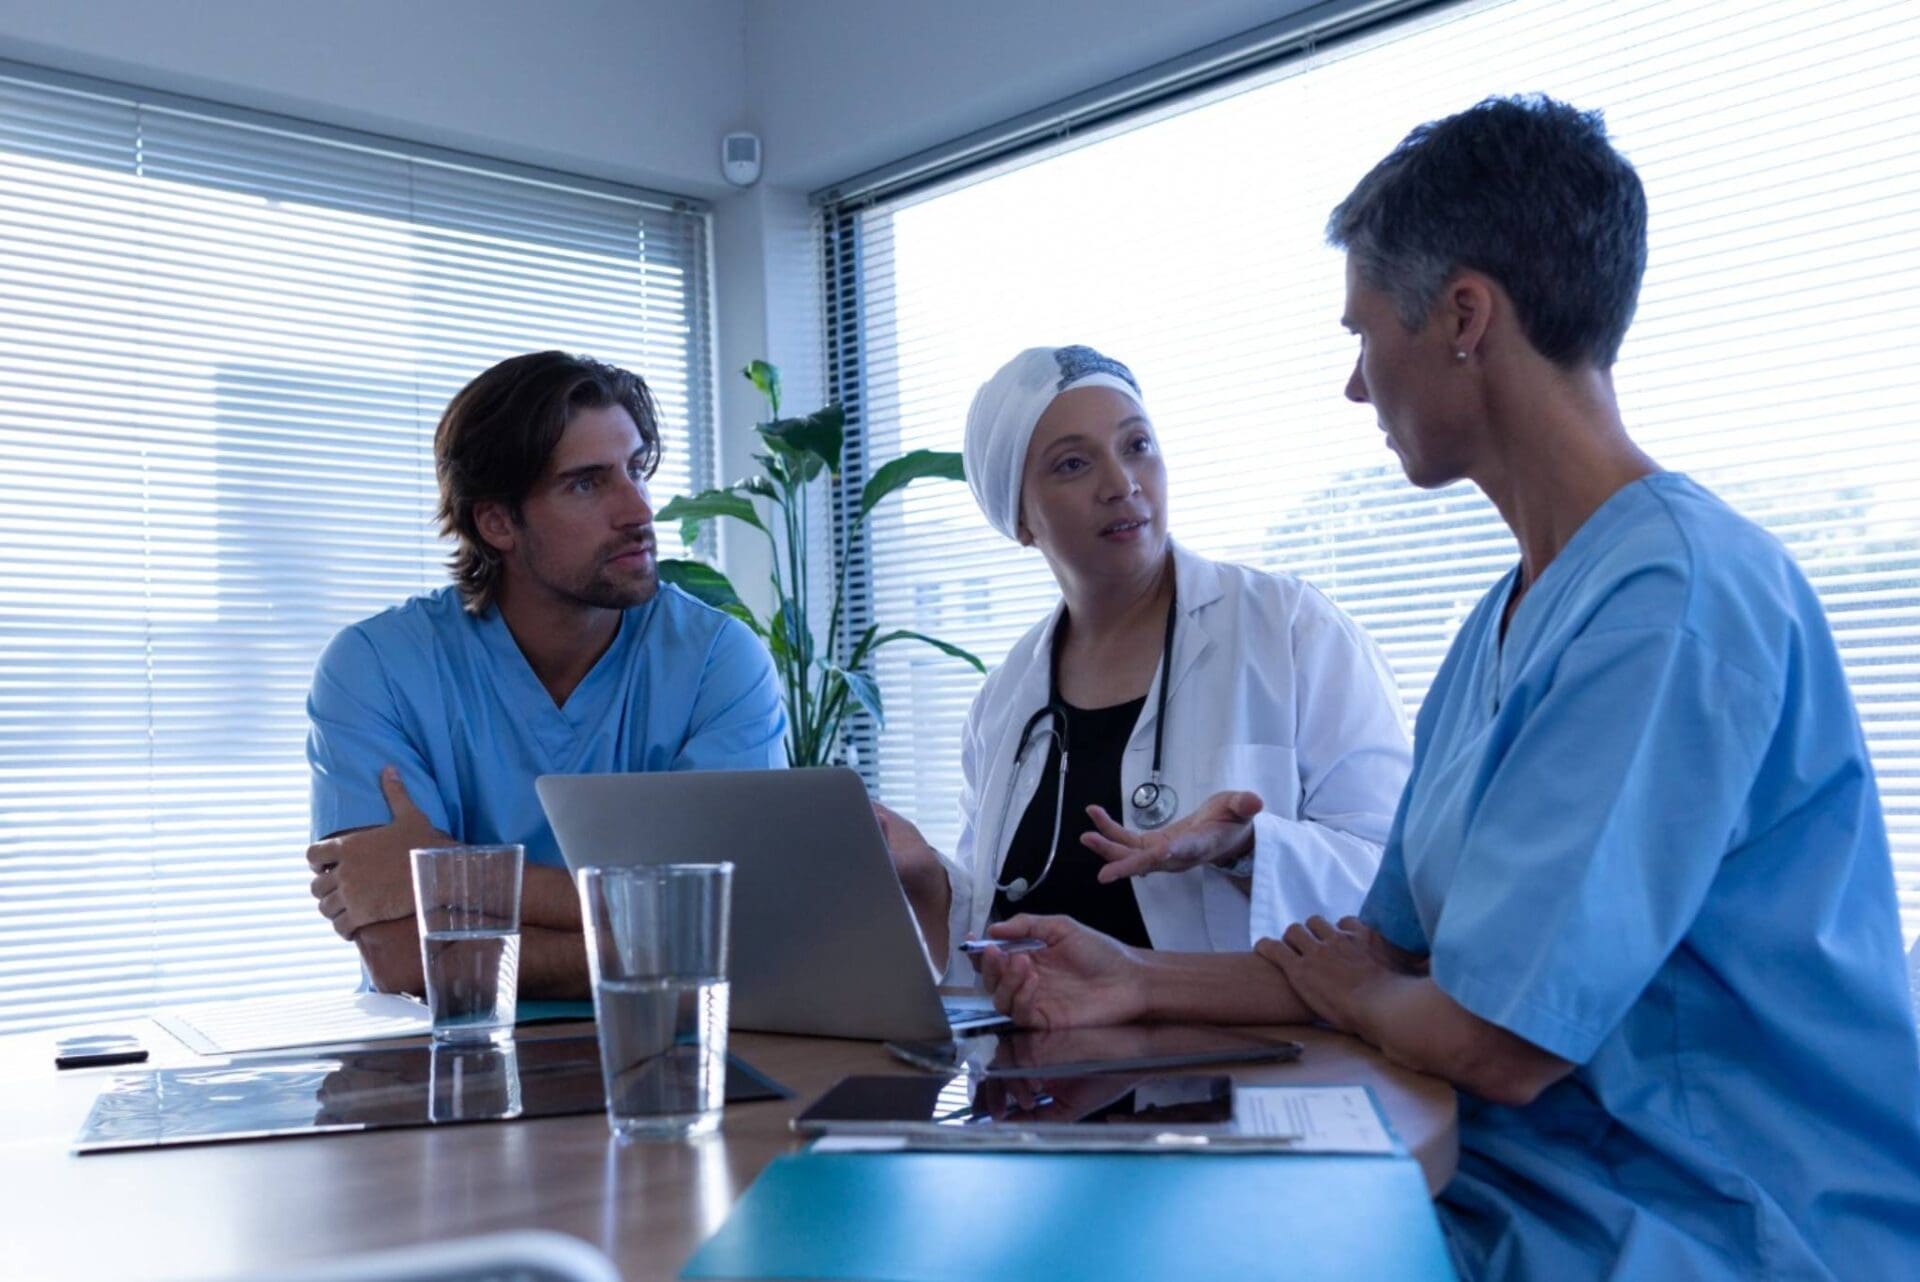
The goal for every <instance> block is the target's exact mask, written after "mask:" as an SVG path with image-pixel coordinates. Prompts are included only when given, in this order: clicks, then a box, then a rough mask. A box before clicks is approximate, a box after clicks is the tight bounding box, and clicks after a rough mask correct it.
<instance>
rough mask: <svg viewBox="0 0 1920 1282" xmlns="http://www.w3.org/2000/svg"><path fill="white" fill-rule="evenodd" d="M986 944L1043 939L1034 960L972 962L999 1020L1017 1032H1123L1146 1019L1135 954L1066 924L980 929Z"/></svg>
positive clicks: (1052, 921) (1032, 920) (1051, 920)
mask: <svg viewBox="0 0 1920 1282" xmlns="http://www.w3.org/2000/svg"><path fill="white" fill-rule="evenodd" d="M987 936H988V938H990V939H1021V938H1025V937H1028V936H1031V937H1033V938H1035V939H1044V940H1046V941H1047V946H1046V947H1045V948H1043V949H1041V950H1040V951H1038V952H1033V953H1014V954H1012V955H1011V956H1002V955H1001V954H1000V953H999V952H998V951H996V950H993V949H989V950H988V951H986V952H984V953H982V954H980V955H978V956H976V957H975V958H973V963H974V965H975V966H976V967H977V968H978V969H979V971H980V983H981V986H982V987H983V988H985V989H986V990H987V992H989V993H991V994H992V995H993V1004H994V1006H995V1007H996V1008H997V1009H998V1010H999V1011H1000V1013H1001V1014H1003V1015H1007V1016H1009V1017H1010V1018H1012V1020H1013V1022H1014V1023H1016V1024H1019V1025H1020V1026H1021V1027H1023V1028H1042V1029H1050V1028H1068V1027H1072V1026H1074V1025H1078V1024H1093V1025H1101V1024H1126V1023H1131V1022H1132V1021H1134V1020H1136V1019H1139V1018H1140V1017H1141V1016H1143V1015H1145V1014H1146V1010H1147V1000H1146V991H1145V989H1146V981H1145V977H1144V975H1143V974H1142V969H1143V967H1142V962H1141V958H1140V954H1139V953H1138V952H1136V951H1135V950H1134V949H1132V948H1129V947H1127V946H1126V945H1125V944H1123V943H1121V942H1119V941H1118V940H1116V939H1112V938H1109V937H1108V936H1106V935H1103V934H1101V933H1100V932H1099V931H1097V930H1091V929H1089V928H1087V927H1085V926H1082V925H1081V924H1080V923H1079V922H1076V921H1074V920H1073V919H1072V918H1071V917H1035V916H1030V915H1028V914H1025V913H1022V914H1021V915H1020V916H1018V917H1014V918H1011V919H1009V920H1007V921H1003V922H998V923H996V924H994V925H992V926H989V927H987Z"/></svg>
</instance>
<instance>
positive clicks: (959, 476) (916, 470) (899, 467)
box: [857, 450, 967, 521]
mask: <svg viewBox="0 0 1920 1282" xmlns="http://www.w3.org/2000/svg"><path fill="white" fill-rule="evenodd" d="M923 478H936V479H939V480H945V481H964V480H966V479H967V477H966V471H965V464H964V463H963V462H962V461H961V458H960V455H959V454H957V453H955V452H954V451H952V450H912V451H909V452H908V453H905V454H902V455H901V456H900V457H899V458H897V459H894V460H893V461H892V462H891V463H888V464H887V465H886V466H884V467H882V468H881V469H880V470H879V471H877V472H875V473H874V474H873V475H872V476H871V477H869V478H868V479H867V487H866V488H865V489H864V490H862V491H860V515H859V517H858V518H857V519H859V520H862V521H864V520H866V519H867V514H868V513H869V512H872V511H873V509H874V508H875V507H877V506H879V503H880V500H881V499H884V498H885V497H887V495H889V494H891V493H893V492H894V491H895V490H897V489H900V488H901V487H902V486H905V485H908V484H910V483H912V482H914V481H918V480H921V479H923Z"/></svg>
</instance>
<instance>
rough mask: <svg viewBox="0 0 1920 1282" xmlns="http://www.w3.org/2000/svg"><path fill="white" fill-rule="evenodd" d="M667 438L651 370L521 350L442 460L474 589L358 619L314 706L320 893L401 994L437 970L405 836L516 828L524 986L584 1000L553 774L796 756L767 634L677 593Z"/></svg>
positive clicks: (448, 506) (768, 763) (459, 426)
mask: <svg viewBox="0 0 1920 1282" xmlns="http://www.w3.org/2000/svg"><path fill="white" fill-rule="evenodd" d="M659 455H660V438H659V427H658V417H657V415H656V412H655V409H654V405H653V400H652V397H651V395H650V394H649V393H648V391H647V388H646V385H645V384H644V383H642V382H641V381H640V379H639V378H637V377H636V376H634V375H632V374H630V373H628V372H626V371H625V370H621V369H617V368H614V367H612V366H609V365H605V364H602V363H600V362H598V361H593V360H588V359H585V358H582V357H574V356H569V355H567V354H566V353H563V352H538V353H534V354H531V355H527V356H518V357H514V358H513V359H511V360H507V361H503V362H501V363H500V364H498V365H496V366H494V367H493V368H492V369H490V370H488V371H486V372H485V373H484V374H482V375H480V376H479V377H478V378H476V379H474V380H473V382H471V383H469V384H468V385H467V386H466V387H465V388H464V389H462V390H461V392H460V393H459V394H458V395H457V396H455V397H454V398H453V401H452V402H451V403H450V404H449V405H448V406H447V411H446V414H445V415H444V416H443V417H442V418H441V420H440V426H439V429H438V431H437V432H436V433H435V437H434V459H435V464H436V470H437V471H438V474H439V481H440V512H439V516H440V522H441V527H442V529H443V530H444V531H445V532H446V533H447V534H448V535H449V536H451V537H452V538H453V539H454V540H455V541H456V543H457V548H456V551H455V554H454V559H453V573H454V579H455V582H454V584H453V585H452V586H449V587H446V588H442V589H440V590H439V591H437V592H431V593H428V594H426V595H423V596H418V597H415V598H413V599H412V600H409V601H407V602H406V603H404V604H402V605H399V606H396V607H394V608H392V609H390V610H387V611H384V612H383V613H381V614H377V615H375V616H374V617H372V618H370V619H366V620H363V621H361V622H359V623H356V624H354V625H352V626H351V627H348V628H346V629H345V630H344V631H342V632H341V633H340V634H339V635H338V636H336V637H335V638H334V639H333V642H332V643H331V644H330V645H329V646H328V647H327V649H326V652H325V653H324V654H323V655H322V656H321V658H320V663H319V666H318V667H317V669H316V670H315V672H314V677H313V689H312V693H311V694H310V696H309V698H308V701H307V711H308V716H309V718H310V720H311V722H312V728H311V731H310V733H309V735H308V739H307V758H308V761H309V762H310V763H311V765H312V768H313V803H312V830H313V836H314V845H313V846H312V847H311V848H310V849H309V850H308V852H307V860H308V863H309V864H310V865H311V866H312V867H313V869H314V873H315V876H314V880H313V886H312V890H313V896H314V898H315V900H317V901H318V903H319V907H320V911H321V912H322V913H324V914H325V915H326V916H327V917H328V918H329V919H330V920H331V921H332V923H333V926H334V929H335V930H336V931H338V932H339V933H340V935H341V936H342V937H343V938H347V939H351V940H353V942H354V943H355V944H356V945H357V946H358V947H359V949H360V954H361V957H362V959H363V960H364V961H365V963H366V966H367V969H368V972H369V974H370V975H371V977H372V979H373V982H374V984H375V986H376V987H378V988H380V989H381V990H382V991H387V992H414V993H418V992H420V991H421V987H422V985H421V975H420V945H419V934H418V923H417V921H416V919H415V916H414V903H413V890H412V881H411V872H410V868H409V864H408V856H407V852H408V851H409V850H410V849H412V848H414V847H416V846H430V845H446V844H450V843H453V842H467V843H496V842H518V843H521V844H523V845H524V846H525V847H526V851H527V866H526V872H525V876H524V879H523V883H522V892H521V923H522V929H521V957H520V986H521V991H522V993H524V994H526V995H528V996H533V997H581V996H584V995H585V994H586V992H587V969H586V954H585V951H584V948H583V946H582V942H581V933H580V907H579V901H578V898H577V896H576V895H575V892H574V888H573V885H572V883H571V881H570V879H569V878H568V876H567V873H566V869H565V866H564V864H563V862H562V860H561V857H560V851H559V848H558V846H557V845H556V844H555V842H554V837H553V832H552V830H551V829H550V828H549V827H548V826H547V821H546V817H545V815H544V814H543V813H542V811H541V809H540V803H539V800H538V798H537V797H536V796H535V795H534V789H533V781H534V779H535V778H537V777H538V776H540V775H543V774H584V773H592V772H596V771H642V770H714V769H765V768H769V767H776V766H780V765H783V764H785V751H784V748H783V746H782V737H783V736H784V734H785V732H786V719H785V714H784V712H783V711H782V708H781V702H780V694H779V688H778V686H777V684H776V683H775V680H774V675H773V665H772V662H771V661H770V659H769V658H768V655H767V653H766V650H765V648H764V647H762V646H761V644H760V643H759V641H758V640H757V639H756V638H755V637H754V635H753V634H752V632H751V631H749V630H748V629H747V628H746V627H745V626H744V625H742V624H741V623H740V622H739V621H737V620H735V619H732V618H729V617H728V616H727V615H725V614H723V613H721V612H720V611H718V610H715V609H713V608H711V607H709V606H706V605H703V604H701V603H699V602H697V601H695V600H693V599H692V598H691V597H689V596H687V595H686V594H684V593H682V592H681V591H680V590H679V589H677V588H673V587H668V588H665V589H664V590H663V589H662V588H661V586H660V583H659V579H658V576H657V572H656V569H655V564H654V538H653V505H652V502H651V500H650V499H649V497H648V494H647V484H646V482H647V478H648V477H649V476H650V475H651V474H652V472H653V469H654V466H655V465H656V464H657V462H658V461H659Z"/></svg>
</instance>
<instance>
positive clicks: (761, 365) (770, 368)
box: [740, 361, 780, 418]
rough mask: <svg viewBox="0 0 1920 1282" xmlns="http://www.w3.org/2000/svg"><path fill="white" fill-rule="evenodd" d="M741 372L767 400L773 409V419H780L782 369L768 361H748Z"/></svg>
mask: <svg viewBox="0 0 1920 1282" xmlns="http://www.w3.org/2000/svg"><path fill="white" fill-rule="evenodd" d="M740 372H741V373H742V374H743V375H745V376H746V379H747V381H748V382H749V383H752V384H753V385H754V386H755V387H756V388H758V389H759V391H760V395H762V396H764V397H766V398H767V404H769V405H771V406H772V407H773V417H775V418H778V417H780V367H779V366H778V365H773V364H769V363H768V362H766V361H748V362H747V367H746V368H745V369H743V370H741V371H740Z"/></svg>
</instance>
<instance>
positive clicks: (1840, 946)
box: [1361, 474, 1920, 1282]
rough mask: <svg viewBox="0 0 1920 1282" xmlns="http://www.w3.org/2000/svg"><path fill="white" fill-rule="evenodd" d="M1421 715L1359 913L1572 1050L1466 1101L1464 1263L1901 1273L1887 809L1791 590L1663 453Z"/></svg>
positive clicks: (1912, 1179)
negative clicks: (1511, 1084) (1523, 1088)
mask: <svg viewBox="0 0 1920 1282" xmlns="http://www.w3.org/2000/svg"><path fill="white" fill-rule="evenodd" d="M1513 586H1514V574H1513V573H1509V574H1508V575H1507V577H1506V578H1505V579H1503V580H1502V581H1501V582H1500V583H1499V584H1498V585H1497V586H1496V587H1495V588H1494V589H1493V591H1491V592H1490V593H1488V594H1487V596H1486V598H1485V599H1484V600H1482V601H1481V603H1480V605H1479V607H1478V608H1477V609H1476V610H1475V611H1474V614H1473V616H1472V617H1471V618H1470V619H1469V620H1468V621H1467V624H1466V626H1465V627H1464V628H1463V629H1462V631H1461V633H1460V636H1459V637H1458V639H1456V641H1455V642H1454V645H1453V648H1452V649H1451V650H1450V651H1449V653H1448V655H1447V659H1446V662H1445V664H1444V665H1443V666H1442V668H1441V670H1440V673H1439V676H1438V677H1437V679H1436V680H1435V682H1434V686H1433V689H1432V691H1431V693H1430V694H1429V695H1428V697H1427V700H1426V703H1425V704H1424V706H1423V707H1422V708H1421V710H1420V717H1419V721H1418V725H1417V728H1416V736H1415V747H1414V762H1413V774H1412V777H1411V778H1410V779H1409V781H1408V784H1407V791H1406V793H1405V794H1404V796H1403V797H1402V800H1401V805H1400V812H1399V815H1398V816H1397V817H1396V819H1395V821H1394V827H1393V831H1392V834H1391V836H1390V837H1389V839H1388V842H1387V847H1386V851H1385V855H1384V859H1383V863H1382V866H1381V869H1380V873H1379V877H1378V879H1377V880H1376V881H1375V883H1374V886H1373V889H1372V891H1371V892H1370V893H1369V895H1368V897H1367V902H1366V905H1365V907H1364V908H1363V909H1362V913H1361V915H1362V917H1363V919H1365V920H1366V921H1368V922H1369V923H1370V924H1372V925H1373V926H1374V927H1375V928H1376V929H1378V930H1380V931H1381V932H1382V933H1383V934H1385V935H1386V936H1387V937H1388V938H1389V939H1391V940H1392V941H1393V942H1395V943H1396V944H1398V945H1400V946H1401V947H1403V948H1406V949H1410V950H1412V951H1415V952H1419V953H1427V954H1430V957H1431V962H1432V975H1433V979H1434V981H1435V982H1436V983H1437V984H1438V985H1439V987H1440V988H1441V989H1442V990H1444V991H1445V992H1446V993H1447V994H1448V995H1449V996H1450V997H1452V998H1453V999H1454V1000H1455V1001H1457V1002H1459V1003H1460V1004H1461V1005H1462V1006H1465V1007H1466V1008H1467V1009H1468V1010H1470V1011H1472V1012H1474V1013H1475V1014H1476V1015H1478V1016H1480V1017H1481V1018H1483V1019H1486V1020H1488V1021H1490V1022H1492V1023H1494V1024H1497V1025H1499V1026H1501V1027H1502V1028H1506V1029H1508V1030H1510V1031H1512V1032H1514V1033H1516V1034H1518V1035H1519V1036H1520V1037H1523V1038H1525V1039H1526V1040H1527V1041H1529V1042H1532V1043H1533V1044H1534V1045H1536V1046H1540V1047H1542V1048H1544V1049H1546V1050H1548V1051H1550V1052H1552V1053H1553V1054H1555V1055H1558V1056H1560V1057H1561V1058H1563V1059H1566V1060H1569V1061H1571V1062H1572V1063H1573V1064H1575V1065H1577V1067H1576V1068H1575V1070H1574V1071H1573V1073H1572V1074H1571V1075H1569V1076H1568V1077H1566V1078H1565V1079H1563V1080H1562V1081H1560V1082H1559V1083H1557V1084H1555V1085H1554V1086H1552V1087H1550V1088H1548V1089H1547V1090H1546V1091H1545V1092H1544V1093H1543V1094H1542V1095H1541V1096H1540V1097H1539V1098H1538V1099H1537V1100H1535V1101H1534V1103H1532V1104H1530V1105H1528V1106H1526V1107H1524V1108H1507V1107H1502V1106H1499V1105H1495V1104H1492V1103H1489V1102H1487V1101H1484V1100H1480V1099H1477V1098H1475V1097H1473V1096H1471V1095H1466V1094H1463V1095H1462V1097H1461V1122H1460V1144H1461V1158H1460V1170H1459V1175H1458V1176H1457V1177H1456V1178H1455V1180H1454V1181H1453V1183H1452V1184H1451V1185H1449V1186H1448V1188H1447V1190H1446V1192H1445V1194H1444V1195H1443V1198H1442V1201H1441V1204H1440V1209H1441V1212H1442V1217H1443V1220H1444V1222H1445V1224H1446V1226H1447V1230H1448V1234H1449V1237H1450V1239H1451V1241H1452V1244H1453V1247H1454V1250H1455V1255H1456V1258H1457V1260H1458V1262H1459V1264H1460V1266H1461V1269H1462V1271H1463V1272H1464V1273H1465V1274H1466V1275H1467V1276H1469V1277H1472V1278H1530V1279H1532V1278H1553V1279H1569V1278H1623V1279H1624V1278H1636V1279H1637V1278H1659V1279H1666V1278H1728V1279H1732V1278H1740V1279H1750V1278H1845V1279H1849V1280H1850V1282H1851V1280H1853V1279H1877V1278H1896V1277H1899V1278H1913V1277H1916V1276H1920V1051H1916V1047H1915V1037H1914V1026H1913V1022H1912V1016H1911V1013H1910V1011H1909V1009H1908V1004H1907V996H1906V993H1905V991H1904V988H1903V982H1904V976H1903V965H1902V948H1901V942H1900V930H1899V923H1898V918H1897V914H1896V910H1895V898H1894V886H1893V873H1892V868H1891V863H1890V860H1889V856H1888V850H1887V835H1886V825H1885V821H1884V819H1883V818H1882V815H1881V811H1880V803H1879V797H1878V795H1877V792H1876V790H1875V786H1874V777H1873V772H1872V768H1871V766H1870V765H1869V763H1868V760H1867V751H1866V746H1865V744H1864V742H1863V741H1862V738H1861V732H1860V726H1859V721H1858V718H1857V717H1856V715H1855V712H1854V706H1853V699H1852V696H1851V694H1850V692H1849V690H1848V688H1847V682H1846V677H1845V674H1844V673H1843V672H1842V670H1841V665H1840V659H1839V655H1838V653H1837V652H1836V651H1835V648H1834V644H1833V638H1832V636H1831V634H1830V633H1829V631H1828V629H1827V624H1826V618H1825V616H1824V615H1823V614H1822V612H1821V608H1820V604H1819V602H1818V601H1817V600H1816V598H1815V597H1814V594H1813V591H1812V589H1811V588H1810V587H1809V586H1808V585H1807V582H1806V580H1805V579H1804V578H1803V577H1802V575H1801V574H1800V572H1799V570H1798V568H1797V567H1796V566H1795V565H1794V563H1793V561H1792V559H1791V558H1790V557H1789V556H1788V555H1787V553H1786V551H1785V549H1783V548H1782V547H1781V546H1780V545H1779V544H1778V543H1777V542H1775V541H1774V540H1773V538H1771V537H1770V536H1769V535H1767V534H1766V533H1765V532H1763V531H1761V530H1760V529H1759V528H1757V527H1756V526H1754V525H1753V524H1752V523H1751V522H1749V521H1746V520H1744V519H1743V518H1741V517H1740V516H1738V515H1736V514H1735V513H1734V512H1733V511H1732V510H1731V509H1729V508H1728V507H1726V505H1725V504H1723V503H1721V502H1720V501H1719V500H1718V499H1716V498H1715V497H1714V496H1712V495H1711V494H1709V493H1707V492H1706V491H1705V490H1703V489H1701V488H1700V487H1699V486H1697V485H1695V484H1694V483H1692V482H1691V481H1689V480H1687V479H1686V478H1685V477H1682V476H1677V475H1672V474H1662V475H1656V476H1652V477H1648V478H1646V479H1644V480H1642V481H1639V482H1636V483H1635V484H1632V485H1629V486H1627V487H1626V488H1625V489H1623V490H1621V491H1620V492H1619V493H1617V494H1615V495H1614V496H1613V497H1612V498H1610V499H1609V500H1608V501H1607V502H1606V503H1605V504H1604V505H1603V506H1602V507H1601V508H1600V510H1599V511H1598V512H1596V513H1595V514H1594V515H1593V516H1592V517H1591V518H1590V519H1589V520H1588V521H1587V522H1586V524H1585V525H1583V526H1582V527H1581V528H1580V530H1579V531H1578V532H1577V533H1576V534H1575V536H1574V537H1573V538H1572V539H1571V540H1570V541H1569V542H1568V544H1567V546H1566V547H1565V548H1564V549H1563V550H1562V551H1561V553H1560V555H1559V556H1558V557H1556V558H1555V559H1554V560H1553V562H1552V563H1551V564H1549V565H1548V567H1547V568H1546V570H1545V572H1544V573H1542V574H1541V576H1540V579H1539V581H1538V582H1537V583H1536V584H1534V586H1533V588H1532V590H1531V591H1529V592H1528V593H1527V594H1526V596H1524V597H1523V598H1522V599H1521V601H1520V604H1519V606H1518V607H1517V608H1516V610H1515V612H1514V615H1513V618H1512V621H1511V624H1510V627H1509V630H1508V633H1507V636H1506V640H1505V643H1504V645H1503V644H1502V642H1501V639H1500V616H1501V612H1502V610H1503V609H1504V607H1505V605H1506V602H1507V601H1508V599H1509V597H1510V595H1511V593H1512V589H1513Z"/></svg>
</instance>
